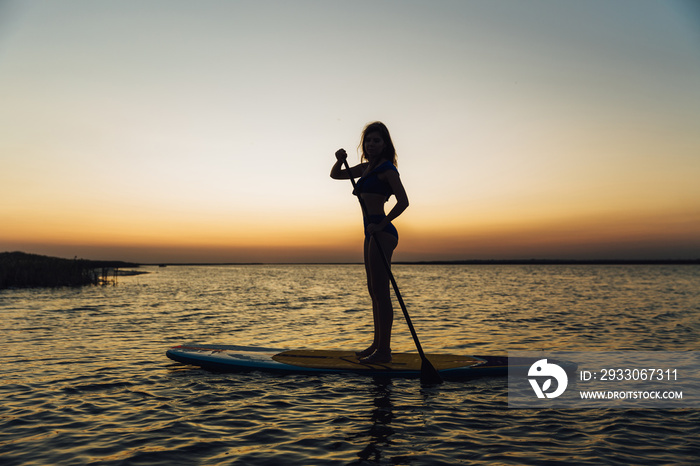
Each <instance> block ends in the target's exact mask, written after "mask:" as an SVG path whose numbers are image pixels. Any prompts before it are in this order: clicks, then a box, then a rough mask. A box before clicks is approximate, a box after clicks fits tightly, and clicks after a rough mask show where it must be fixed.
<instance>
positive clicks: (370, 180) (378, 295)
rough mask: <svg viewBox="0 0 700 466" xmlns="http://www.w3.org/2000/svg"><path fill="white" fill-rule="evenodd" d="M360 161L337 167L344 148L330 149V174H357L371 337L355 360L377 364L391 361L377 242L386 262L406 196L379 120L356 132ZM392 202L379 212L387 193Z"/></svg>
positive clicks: (389, 312)
mask: <svg viewBox="0 0 700 466" xmlns="http://www.w3.org/2000/svg"><path fill="white" fill-rule="evenodd" d="M360 147H361V148H362V158H361V163H360V164H359V165H356V166H354V167H352V168H350V169H349V170H347V169H344V168H343V164H344V162H345V160H346V159H347V153H346V152H345V150H344V149H340V150H338V151H337V152H336V153H335V157H336V159H337V160H336V162H335V165H333V168H332V169H331V178H333V179H335V180H347V179H350V178H353V179H354V178H358V177H359V178H360V179H359V180H358V181H357V183H356V186H355V190H354V191H353V194H355V195H356V196H358V197H359V198H360V204H362V214H363V216H364V224H365V244H364V260H365V271H366V273H367V288H368V289H369V295H370V297H371V298H372V315H373V317H374V341H373V342H372V344H371V345H370V346H369V347H368V348H367V349H365V350H363V351H360V352H358V353H357V357H358V358H360V362H363V363H370V364H372V363H373V364H381V363H387V362H390V361H391V326H392V323H393V320H394V310H393V309H392V306H391V294H390V290H389V272H388V270H387V267H386V265H385V263H384V260H383V259H382V256H381V253H380V251H379V248H378V247H377V243H379V246H380V247H381V250H382V251H384V254H385V255H386V259H387V263H389V264H390V263H391V255H392V253H393V252H394V249H395V248H396V245H397V244H398V242H399V234H398V232H397V231H396V228H395V227H394V225H392V223H391V221H392V220H394V219H395V218H396V217H398V216H399V215H401V213H402V212H403V211H404V210H406V207H408V197H407V196H406V191H405V190H404V187H403V184H402V183H401V178H399V172H398V170H397V169H396V150H395V149H394V143H393V142H392V141H391V136H390V135H389V130H388V129H387V128H386V126H384V124H383V123H381V122H378V121H377V122H374V123H370V124H368V125H367V126H366V127H365V129H364V131H363V132H362V140H361V143H360ZM392 194H393V195H394V196H395V197H396V204H395V205H394V207H393V208H392V209H391V211H390V212H389V214H385V213H384V203H385V202H386V201H387V200H388V199H389V197H390V196H391V195H392Z"/></svg>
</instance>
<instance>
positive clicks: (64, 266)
mask: <svg viewBox="0 0 700 466" xmlns="http://www.w3.org/2000/svg"><path fill="white" fill-rule="evenodd" d="M125 267H126V268H131V267H138V264H133V263H129V262H119V261H91V260H85V259H77V258H76V259H60V258H57V257H49V256H40V255H37V254H27V253H24V252H3V253H0V290H2V289H5V288H34V287H60V286H83V285H98V284H100V283H105V281H109V278H108V277H110V276H113V277H115V276H116V275H117V274H118V270H119V269H123V268H125Z"/></svg>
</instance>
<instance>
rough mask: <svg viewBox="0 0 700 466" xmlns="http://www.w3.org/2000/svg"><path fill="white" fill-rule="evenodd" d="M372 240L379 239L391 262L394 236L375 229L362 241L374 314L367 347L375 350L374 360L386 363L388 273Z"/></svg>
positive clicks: (390, 309)
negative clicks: (372, 327)
mask: <svg viewBox="0 0 700 466" xmlns="http://www.w3.org/2000/svg"><path fill="white" fill-rule="evenodd" d="M376 241H379V243H380V245H381V249H382V250H383V251H384V254H386V256H387V260H388V262H389V264H391V256H392V254H393V252H394V249H396V245H397V243H398V239H397V238H396V237H395V236H394V235H391V234H389V233H386V232H378V233H375V234H374V236H373V237H372V238H370V239H368V240H367V241H366V242H365V246H366V247H365V254H366V256H365V268H366V270H367V286H368V288H369V293H370V296H371V297H372V313H373V315H374V342H373V343H372V346H371V347H370V348H372V347H374V349H375V352H374V353H373V355H372V356H373V359H376V362H388V361H389V360H390V359H391V327H392V325H393V322H394V310H393V307H392V305H391V290H390V286H389V285H390V283H389V273H388V272H387V269H386V265H385V263H384V260H383V259H382V257H381V253H380V252H379V248H378V247H377V244H376ZM370 348H368V349H367V350H369V349H370Z"/></svg>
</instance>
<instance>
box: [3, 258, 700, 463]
mask: <svg viewBox="0 0 700 466" xmlns="http://www.w3.org/2000/svg"><path fill="white" fill-rule="evenodd" d="M149 270H150V271H151V272H152V273H151V274H149V275H142V276H136V277H124V278H120V283H119V285H118V286H116V287H112V286H109V287H90V288H81V289H59V290H41V289H36V290H6V291H2V292H0V313H1V315H2V321H3V327H2V341H1V342H0V347H1V348H2V358H3V359H2V363H3V364H2V365H1V366H0V396H2V399H3V403H2V404H1V405H0V460H1V461H0V462H1V463H2V464H3V465H15V464H16V465H23V464H30V463H32V462H34V463H36V464H92V463H97V462H99V463H100V464H351V463H352V464H431V465H432V464H455V463H460V462H461V463H465V464H491V463H516V464H540V463H542V462H554V461H569V462H572V463H576V464H600V462H601V461H603V462H611V463H622V464H659V463H668V464H673V463H684V462H685V463H691V462H692V461H693V460H694V459H695V458H696V457H697V456H698V455H699V454H700V450H699V449H698V445H697V441H696V439H697V438H698V435H699V434H700V427H699V426H700V422H699V421H700V416H699V415H698V411H697V410H684V409H680V410H673V411H669V410H615V411H609V410H583V409H579V410H571V409H569V410H559V411H554V410H527V409H524V410H512V409H508V407H507V381H506V380H505V378H486V379H479V380H474V381H469V382H446V383H445V384H443V385H440V386H437V387H421V386H420V385H419V384H418V383H417V382H416V381H415V380H401V379H394V380H378V379H372V378H366V377H361V376H325V377H308V376H285V377H279V376H273V375H268V374H261V373H255V372H253V373H247V374H215V373H209V372H205V371H202V370H199V369H196V368H190V367H187V366H181V365H178V364H174V363H173V362H172V361H170V360H168V359H167V358H165V355H164V353H165V350H166V349H167V348H168V347H170V346H173V345H176V344H181V343H187V342H206V343H221V344H239V345H253V346H268V347H286V348H300V347H307V348H308V347H310V348H335V349H359V348H363V347H364V346H366V345H367V343H368V341H369V339H370V338H371V317H370V312H369V310H368V309H369V303H368V298H367V294H366V289H365V284H364V278H363V269H362V267H361V266H354V265H339V266H322V265H315V266H302V265H298V266H228V267H168V268H157V267H154V268H150V269H149ZM395 274H396V278H397V280H398V282H399V286H400V287H401V291H402V294H403V296H404V299H405V301H406V304H407V306H408V310H409V312H410V314H411V317H412V319H413V321H414V324H415V326H416V329H417V332H418V335H419V337H420V339H421V342H422V344H423V347H424V348H425V349H426V351H428V352H457V353H464V354H480V353H481V354H494V353H505V352H506V351H508V350H518V349H519V350H540V349H546V350H558V351H603V350H610V351H613V350H635V351H636V350H651V351H658V350H666V351H689V350H695V351H697V350H698V343H697V342H698V336H699V333H700V286H698V283H699V280H698V279H699V278H700V268H699V267H696V266H679V267H675V266H652V267H646V266H562V265H551V266H407V265H398V266H395ZM396 308H397V310H398V306H397V307H396ZM394 328H395V338H394V344H393V347H394V350H395V351H401V350H412V349H413V341H412V339H411V337H410V334H409V332H408V331H407V329H406V326H405V323H404V322H403V320H402V317H401V313H400V311H397V312H396V323H395V327H394Z"/></svg>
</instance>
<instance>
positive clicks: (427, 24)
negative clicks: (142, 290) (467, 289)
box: [0, 0, 700, 263]
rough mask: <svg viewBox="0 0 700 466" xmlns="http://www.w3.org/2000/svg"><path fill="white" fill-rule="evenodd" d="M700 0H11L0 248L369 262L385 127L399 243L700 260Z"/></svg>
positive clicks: (475, 253)
mask: <svg viewBox="0 0 700 466" xmlns="http://www.w3.org/2000/svg"><path fill="white" fill-rule="evenodd" d="M699 5H700V3H698V2H694V1H692V0H691V1H672V0H667V1H658V0H648V1H647V0H601V1H597V0H589V1H579V0H570V1H567V0H510V1H507V0H493V1H486V0H483V1H481V0H479V1H477V0H463V1H459V0H454V1H447V0H422V1H411V0H404V1H398V0H396V1H394V0H392V1H387V0H380V1H362V0H360V1H358V0H352V1H350V0H348V1H335V0H328V1H321V0H315V1H311V0H294V1H291V0H279V1H266V0H253V1H234V0H231V1H172V0H167V1H166V0H163V1H160V0H149V1H140V0H139V1H136V0H134V1H131V0H118V1H117V0H114V1H97V2H96V1H91V0H84V1H76V0H62V1H49V0H45V1H39V0H23V1H2V0H0V160H1V165H0V166H1V169H0V252H1V251H14V250H21V251H25V252H31V253H38V254H48V255H56V256H61V257H71V258H72V257H74V256H78V257H83V258H89V259H118V260H129V261H137V262H147V263H157V262H251V261H256V262H318V261H330V262H335V261H361V260H362V254H361V247H362V244H361V243H362V220H361V215H360V210H359V205H358V203H357V199H356V198H355V197H354V196H352V194H351V191H352V187H351V186H350V182H349V181H335V180H332V179H331V178H330V177H329V171H330V168H331V165H332V164H333V162H334V156H333V154H334V152H335V151H336V150H337V149H338V148H340V147H344V148H346V149H347V150H348V153H349V154H350V161H351V162H358V161H359V157H358V156H357V151H356V148H357V145H358V142H359V137H360V132H361V130H362V128H363V126H364V125H365V124H366V123H368V122H370V121H374V120H381V121H383V122H384V123H386V124H387V126H388V127H389V129H390V131H391V133H392V136H393V139H394V143H395V145H396V148H397V152H398V159H399V171H400V173H401V178H402V180H403V183H404V185H405V187H406V190H407V192H408V196H409V199H410V202H411V205H410V207H409V208H408V210H406V211H405V213H404V214H403V215H402V216H401V217H400V218H399V219H398V220H397V221H396V222H395V224H396V226H397V228H398V230H399V234H400V237H401V240H400V243H399V247H398V249H397V252H396V255H395V259H396V260H431V259H435V260H449V259H510V258H512V259H522V258H570V259H598V258H624V259H628V258H643V259H661V258H664V259H665V258H671V259H694V258H699V257H700V182H699V181H698V180H699V179H700V6H699ZM390 202H391V201H390ZM389 207H390V206H389Z"/></svg>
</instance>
